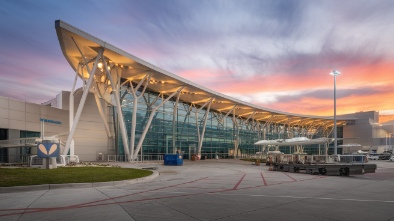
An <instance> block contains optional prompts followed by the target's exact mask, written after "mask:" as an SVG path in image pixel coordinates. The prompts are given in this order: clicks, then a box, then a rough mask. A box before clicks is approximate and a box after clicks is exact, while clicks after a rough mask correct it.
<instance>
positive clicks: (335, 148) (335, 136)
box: [330, 70, 341, 155]
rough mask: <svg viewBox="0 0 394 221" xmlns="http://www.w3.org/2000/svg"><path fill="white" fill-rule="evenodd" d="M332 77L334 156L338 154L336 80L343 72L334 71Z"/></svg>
mask: <svg viewBox="0 0 394 221" xmlns="http://www.w3.org/2000/svg"><path fill="white" fill-rule="evenodd" d="M330 74H331V75H333V76H334V155H337V154H338V147H337V143H338V142H337V141H338V138H337V92H336V90H337V85H336V78H337V76H338V75H340V74H341V72H339V71H336V70H333V71H332V72H331V73H330Z"/></svg>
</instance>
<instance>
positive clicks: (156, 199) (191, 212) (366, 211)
mask: <svg viewBox="0 0 394 221" xmlns="http://www.w3.org/2000/svg"><path fill="white" fill-rule="evenodd" d="M373 163H375V162H373ZM376 163H377V164H378V168H379V169H378V170H377V173H375V174H365V175H361V176H350V177H334V176H316V175H315V176H314V175H308V174H295V173H284V172H272V171H268V168H267V167H265V166H254V165H251V164H250V163H249V162H243V161H239V160H202V161H195V162H191V161H185V163H184V166H163V165H159V164H130V163H121V164H120V165H121V166H124V167H155V166H157V167H158V169H157V171H158V172H159V173H160V175H159V176H158V177H157V178H155V179H154V180H151V181H149V182H143V183H136V184H131V185H120V186H105V187H90V188H62V189H54V190H40V191H23V192H14V193H3V194H0V220H19V221H23V220H144V221H145V220H171V221H174V220H314V221H315V220H394V209H393V208H394V162H376Z"/></svg>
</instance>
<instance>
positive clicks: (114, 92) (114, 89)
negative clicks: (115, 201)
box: [103, 61, 130, 161]
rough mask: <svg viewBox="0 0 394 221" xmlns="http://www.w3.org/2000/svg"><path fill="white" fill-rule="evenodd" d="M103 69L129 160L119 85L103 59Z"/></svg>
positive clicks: (116, 69) (128, 159)
mask: <svg viewBox="0 0 394 221" xmlns="http://www.w3.org/2000/svg"><path fill="white" fill-rule="evenodd" d="M103 63H104V69H105V72H106V73H107V77H108V79H109V81H110V83H111V88H112V95H113V96H115V105H116V112H117V114H118V121H119V126H120V133H121V134H122V142H123V150H124V154H125V155H126V159H127V161H130V151H129V144H128V143H127V132H126V125H125V122H124V118H123V113H122V105H121V104H120V96H119V93H120V85H119V78H118V80H117V82H116V85H115V81H114V79H113V78H112V75H111V72H110V70H109V69H108V66H107V62H106V61H104V62H103ZM115 71H116V75H117V76H119V73H118V68H117V67H115Z"/></svg>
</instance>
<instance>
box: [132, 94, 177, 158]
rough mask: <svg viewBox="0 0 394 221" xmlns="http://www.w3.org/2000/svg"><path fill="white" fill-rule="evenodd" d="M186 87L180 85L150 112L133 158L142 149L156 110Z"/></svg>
mask: <svg viewBox="0 0 394 221" xmlns="http://www.w3.org/2000/svg"><path fill="white" fill-rule="evenodd" d="M184 87H185V86H182V87H180V88H179V89H178V90H177V91H175V92H173V93H172V94H171V95H170V96H168V97H167V99H165V100H164V101H162V102H161V103H160V104H159V105H158V106H156V107H155V108H154V109H153V110H152V112H151V113H150V116H149V119H148V122H146V125H145V128H144V131H143V132H142V134H141V138H140V140H139V141H138V144H137V147H136V149H135V151H134V156H133V158H137V156H138V152H140V150H141V147H142V143H143V142H144V140H145V136H146V133H147V132H148V130H149V127H150V124H151V123H152V120H153V116H154V115H155V113H156V111H157V110H158V109H159V108H160V107H161V106H163V105H164V104H165V103H167V101H168V100H170V99H171V98H172V97H173V96H174V95H176V94H177V93H180V91H182V90H183V88H184Z"/></svg>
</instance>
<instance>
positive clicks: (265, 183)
mask: <svg viewBox="0 0 394 221" xmlns="http://www.w3.org/2000/svg"><path fill="white" fill-rule="evenodd" d="M260 174H261V178H262V179H263V183H264V186H267V181H265V178H264V176H263V173H260Z"/></svg>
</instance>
